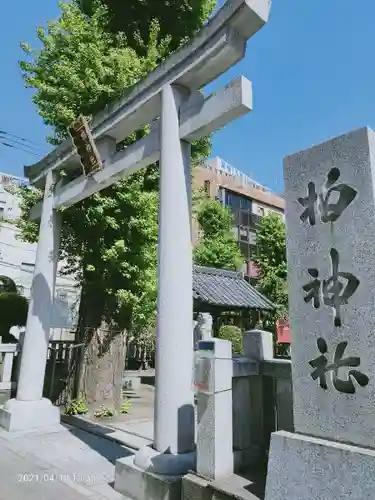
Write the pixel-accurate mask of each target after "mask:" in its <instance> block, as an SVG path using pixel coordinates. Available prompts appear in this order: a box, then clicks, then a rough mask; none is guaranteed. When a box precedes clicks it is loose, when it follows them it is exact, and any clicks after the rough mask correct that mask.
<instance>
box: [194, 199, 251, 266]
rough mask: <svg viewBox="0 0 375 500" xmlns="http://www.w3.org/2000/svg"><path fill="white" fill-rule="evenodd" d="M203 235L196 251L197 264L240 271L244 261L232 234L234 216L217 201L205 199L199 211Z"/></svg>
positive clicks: (198, 219)
mask: <svg viewBox="0 0 375 500" xmlns="http://www.w3.org/2000/svg"><path fill="white" fill-rule="evenodd" d="M197 221H198V223H199V226H200V229H201V231H202V233H203V236H202V238H201V239H200V241H199V244H198V245H197V247H196V248H195V250H194V260H195V262H196V264H199V265H202V266H211V267H216V268H222V269H239V268H240V267H241V266H242V264H243V261H244V257H243V256H242V254H241V252H240V250H239V248H238V245H237V241H236V238H235V236H234V234H233V232H232V215H231V213H230V212H229V210H228V209H227V208H226V207H224V206H223V205H221V203H220V202H219V201H217V200H212V199H209V198H207V199H204V200H203V202H202V203H201V206H200V208H199V209H198V210H197Z"/></svg>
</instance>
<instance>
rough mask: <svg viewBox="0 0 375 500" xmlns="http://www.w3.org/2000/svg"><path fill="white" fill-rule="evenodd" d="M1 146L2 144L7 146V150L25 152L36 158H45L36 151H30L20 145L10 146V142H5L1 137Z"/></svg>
mask: <svg viewBox="0 0 375 500" xmlns="http://www.w3.org/2000/svg"><path fill="white" fill-rule="evenodd" d="M0 144H2V145H3V146H6V147H7V148H11V149H15V150H18V151H23V152H24V153H28V154H31V155H34V156H39V157H42V156H43V155H42V154H41V153H37V152H36V151H30V150H28V149H26V148H24V147H22V146H21V145H20V144H18V145H17V144H10V143H9V142H4V141H3V138H2V137H0Z"/></svg>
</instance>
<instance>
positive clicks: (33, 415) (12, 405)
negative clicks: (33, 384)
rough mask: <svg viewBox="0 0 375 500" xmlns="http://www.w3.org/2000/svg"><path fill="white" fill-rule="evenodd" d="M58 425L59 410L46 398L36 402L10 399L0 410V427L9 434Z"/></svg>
mask: <svg viewBox="0 0 375 500" xmlns="http://www.w3.org/2000/svg"><path fill="white" fill-rule="evenodd" d="M59 423H60V410H59V408H57V406H53V405H52V403H51V401H50V400H49V399H46V398H42V399H39V400H38V401H19V400H18V399H10V400H9V401H7V402H6V403H5V405H4V406H3V407H2V408H0V427H3V428H4V429H6V430H7V431H9V432H12V431H24V430H28V429H38V428H41V427H47V426H51V425H57V424H59Z"/></svg>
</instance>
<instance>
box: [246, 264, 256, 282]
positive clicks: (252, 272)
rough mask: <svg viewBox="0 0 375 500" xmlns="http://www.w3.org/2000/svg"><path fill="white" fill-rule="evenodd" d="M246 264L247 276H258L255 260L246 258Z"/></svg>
mask: <svg viewBox="0 0 375 500" xmlns="http://www.w3.org/2000/svg"><path fill="white" fill-rule="evenodd" d="M246 264H247V269H246V271H247V272H246V274H247V276H249V277H250V278H257V277H258V276H259V271H258V268H257V266H256V264H255V262H253V261H252V260H248V261H247V263H246Z"/></svg>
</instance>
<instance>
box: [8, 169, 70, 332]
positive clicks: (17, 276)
mask: <svg viewBox="0 0 375 500" xmlns="http://www.w3.org/2000/svg"><path fill="white" fill-rule="evenodd" d="M23 185H27V181H25V180H24V179H21V178H19V177H15V176H12V175H9V174H4V173H1V172H0V275H1V276H8V277H9V278H11V279H12V280H13V281H14V282H15V284H16V285H17V288H18V290H19V292H20V293H22V295H24V296H25V297H28V298H29V296H30V288H31V283H32V278H33V272H34V264H35V258H36V247H37V245H36V244H30V243H25V242H23V241H21V240H20V239H19V230H18V229H17V228H16V227H15V226H14V225H13V224H12V223H13V222H14V220H15V219H16V218H17V217H19V215H20V213H21V210H20V206H19V199H18V197H17V196H16V195H15V194H14V193H12V192H11V191H10V190H9V188H11V187H12V186H16V187H19V186H23ZM60 269H61V266H60ZM77 299H78V291H77V288H76V284H75V282H74V280H73V279H72V278H69V277H67V276H61V275H60V274H59V272H58V275H57V278H56V294H55V302H54V309H53V315H52V329H53V332H52V334H53V336H54V338H57V339H58V338H59V335H60V334H61V331H62V330H67V329H70V328H73V327H74V323H75V318H76V306H77Z"/></svg>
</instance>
